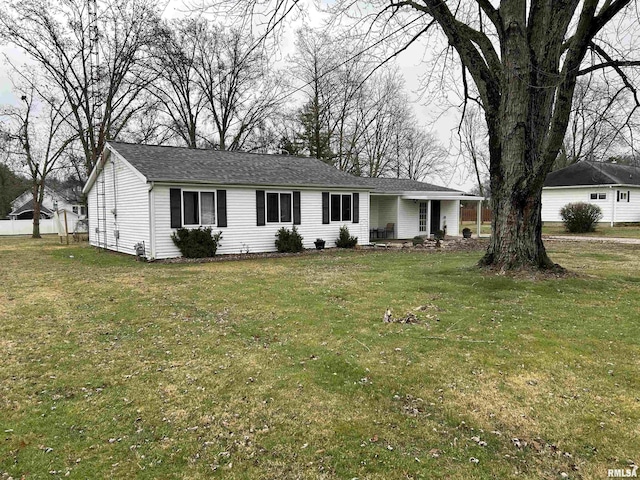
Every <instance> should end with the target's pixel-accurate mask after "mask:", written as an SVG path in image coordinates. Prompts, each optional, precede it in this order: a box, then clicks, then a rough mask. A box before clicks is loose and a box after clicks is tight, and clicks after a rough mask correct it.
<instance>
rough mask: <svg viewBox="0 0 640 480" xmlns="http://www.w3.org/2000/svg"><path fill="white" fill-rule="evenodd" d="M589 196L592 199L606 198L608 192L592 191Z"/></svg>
mask: <svg viewBox="0 0 640 480" xmlns="http://www.w3.org/2000/svg"><path fill="white" fill-rule="evenodd" d="M589 198H590V199H591V200H606V199H607V194H606V193H591V194H590V195H589Z"/></svg>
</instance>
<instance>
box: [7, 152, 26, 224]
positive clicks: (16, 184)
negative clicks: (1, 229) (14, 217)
mask: <svg viewBox="0 0 640 480" xmlns="http://www.w3.org/2000/svg"><path fill="white" fill-rule="evenodd" d="M28 189H29V180H27V179H26V178H24V177H21V176H20V175H16V174H15V173H13V172H12V171H11V169H10V168H9V167H7V166H6V165H4V164H2V163H0V219H4V218H5V217H6V216H7V215H9V212H11V202H12V201H13V200H14V199H15V198H16V197H17V196H18V195H20V194H21V193H23V192H24V191H25V190H28Z"/></svg>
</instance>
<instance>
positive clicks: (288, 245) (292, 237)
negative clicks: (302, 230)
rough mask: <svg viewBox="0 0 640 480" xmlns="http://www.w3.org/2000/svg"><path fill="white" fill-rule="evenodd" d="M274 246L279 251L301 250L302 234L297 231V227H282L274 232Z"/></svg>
mask: <svg viewBox="0 0 640 480" xmlns="http://www.w3.org/2000/svg"><path fill="white" fill-rule="evenodd" d="M276 248H277V249H278V251H279V252H280V253H286V252H294V253H295V252H301V251H302V248H303V247H302V236H301V235H300V234H299V233H298V229H297V228H296V227H295V226H294V227H293V229H292V230H289V229H288V228H285V227H282V228H281V229H280V230H278V233H276Z"/></svg>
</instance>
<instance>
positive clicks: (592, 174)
mask: <svg viewBox="0 0 640 480" xmlns="http://www.w3.org/2000/svg"><path fill="white" fill-rule="evenodd" d="M580 185H584V186H588V185H640V168H638V167H633V166H630V165H620V164H617V163H605V162H578V163H574V164H573V165H569V166H568V167H565V168H562V169H560V170H556V171H555V172H551V173H550V174H549V175H547V178H546V180H545V182H544V186H545V187H568V186H580Z"/></svg>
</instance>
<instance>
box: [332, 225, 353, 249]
mask: <svg viewBox="0 0 640 480" xmlns="http://www.w3.org/2000/svg"><path fill="white" fill-rule="evenodd" d="M357 243H358V237H352V236H351V235H349V228H348V227H347V226H346V225H343V226H341V227H340V233H339V234H338V239H337V240H336V247H338V248H354V247H355V246H356V244H357Z"/></svg>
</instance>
